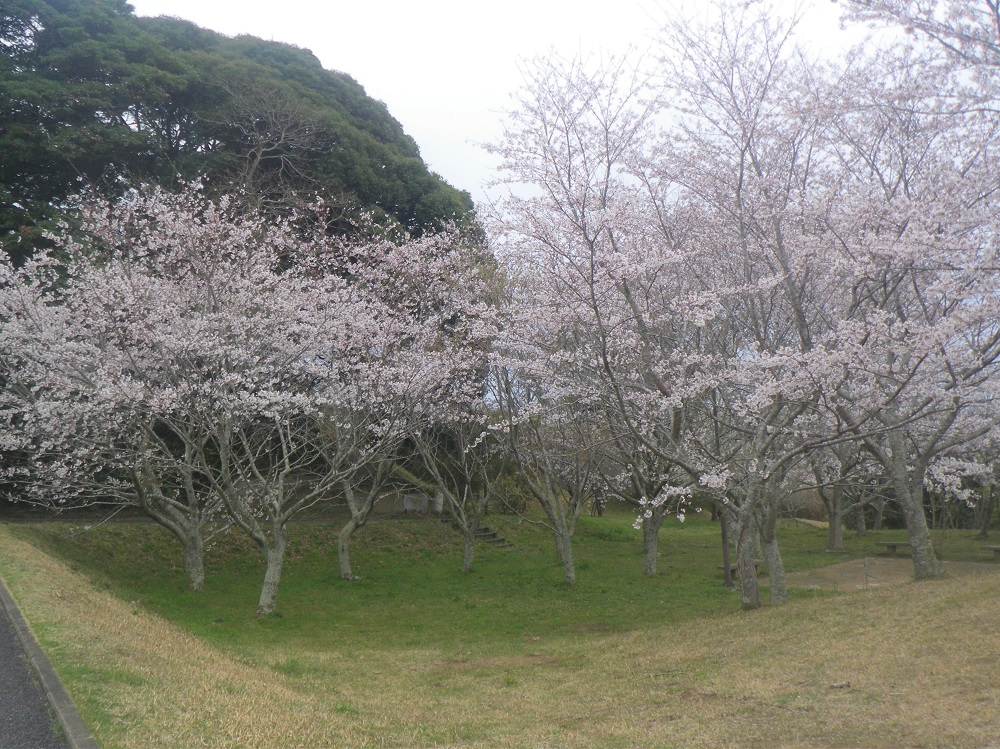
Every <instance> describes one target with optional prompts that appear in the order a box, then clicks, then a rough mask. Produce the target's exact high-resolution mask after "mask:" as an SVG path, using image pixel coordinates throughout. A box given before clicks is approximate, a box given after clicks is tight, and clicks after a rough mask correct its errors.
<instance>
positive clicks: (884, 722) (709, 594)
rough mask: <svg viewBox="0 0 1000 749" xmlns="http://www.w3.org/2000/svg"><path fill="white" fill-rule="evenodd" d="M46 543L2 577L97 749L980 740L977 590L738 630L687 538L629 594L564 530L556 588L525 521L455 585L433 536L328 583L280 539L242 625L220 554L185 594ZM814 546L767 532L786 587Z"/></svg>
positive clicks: (795, 603) (118, 563) (802, 596)
mask: <svg viewBox="0 0 1000 749" xmlns="http://www.w3.org/2000/svg"><path fill="white" fill-rule="evenodd" d="M68 531H69V529H68V527H67V526H62V525H45V526H7V527H0V574H3V575H4V577H5V578H6V579H7V580H8V583H9V584H10V585H11V587H12V589H13V590H14V593H15V595H16V596H17V597H18V600H19V601H20V602H21V604H22V606H23V608H24V610H25V613H26V615H27V616H28V618H29V620H30V621H32V623H33V624H34V626H35V629H36V632H37V633H38V634H39V636H40V638H41V639H42V641H43V644H44V645H45V646H46V648H47V649H48V650H49V652H50V654H51V655H52V657H53V660H54V661H55V663H56V665H57V668H59V670H60V672H61V673H62V674H63V676H64V678H65V680H66V681H67V685H68V687H69V689H70V691H71V692H72V694H73V696H74V698H75V699H76V701H77V703H78V705H79V706H80V707H81V709H82V712H83V713H84V715H85V717H86V719H87V720H88V722H89V723H90V724H91V726H92V727H93V729H94V731H95V734H96V735H97V737H98V740H99V741H100V742H101V744H102V746H104V747H106V748H107V749H111V748H112V747H150V748H151V749H152V748H155V747H189V746H201V745H204V746H212V747H273V746H278V745H282V746H288V747H346V746H351V747H360V746H373V747H374V746H399V747H417V746H452V745H454V746H483V747H486V746H490V747H493V746H498V747H503V746H510V747H542V746H552V747H557V746H560V747H561V746H580V747H633V746H663V747H669V746H677V747H689V746H690V747H697V746H705V747H716V746H726V745H731V746H761V747H763V746H767V747H772V746H789V747H791V746H803V747H804V746H831V745H832V746H858V747H861V746H865V747H869V746H870V747H883V746H884V747H888V746H913V747H916V746H934V747H944V746H955V747H970V748H971V747H980V746H985V745H987V744H989V743H990V741H992V740H995V733H996V729H995V728H994V727H995V726H996V725H1000V688H998V687H997V683H998V679H997V674H998V673H1000V669H998V666H1000V656H998V654H997V652H996V648H995V647H994V648H991V647H990V646H989V644H988V643H989V642H990V640H991V638H992V636H993V633H994V632H995V625H996V622H997V621H1000V600H998V596H997V595H996V591H997V578H996V577H995V576H994V575H983V576H977V577H971V578H967V579H952V580H943V581H934V582H928V583H921V584H910V585H905V586H902V587H899V588H896V589H891V590H889V589H886V590H871V591H866V592H864V593H857V594H850V595H843V596H832V595H821V594H816V593H806V592H800V593H798V594H797V595H794V596H793V600H792V603H791V604H789V605H788V606H785V607H782V608H777V609H769V610H764V611H759V612H754V613H750V614H745V613H741V612H739V611H737V610H736V600H735V597H734V594H732V593H730V592H727V591H724V590H723V589H722V588H721V587H719V585H718V583H719V574H718V572H717V570H716V569H715V565H716V564H717V563H718V559H717V556H718V545H717V540H716V535H715V534H716V532H717V529H716V528H715V527H713V526H712V525H710V524H709V523H707V522H705V521H701V520H698V519H696V520H694V521H693V522H692V521H690V520H689V522H688V523H687V524H685V525H684V526H679V525H676V524H674V525H671V526H669V527H668V528H667V529H666V530H664V532H663V533H662V538H663V542H664V543H663V556H662V558H661V560H660V564H661V574H660V575H658V576H657V577H655V578H652V579H648V578H643V577H642V576H641V574H639V573H640V570H641V557H640V549H639V544H638V540H637V538H636V536H637V534H636V533H635V532H634V531H632V530H631V527H630V524H629V520H628V518H624V517H614V518H605V519H600V520H598V519H585V522H584V525H583V527H582V528H581V529H580V531H579V533H578V541H577V553H578V560H579V567H580V570H579V579H580V582H579V584H578V586H577V587H576V588H574V589H569V588H566V587H565V586H564V585H562V584H561V583H560V581H559V578H560V572H559V567H558V565H555V564H554V563H553V562H554V560H553V552H552V550H551V544H550V543H549V541H548V539H547V538H546V537H545V536H544V534H542V533H541V531H540V530H539V529H538V528H537V527H536V526H531V525H527V524H521V525H516V526H511V527H509V528H508V529H507V532H508V535H510V537H511V538H512V540H514V541H515V542H516V543H517V544H518V546H519V549H518V550H517V551H515V552H504V551H499V550H492V549H482V550H481V551H480V556H479V559H478V561H477V568H476V571H475V572H474V573H473V574H471V575H462V574H461V573H459V572H458V569H457V568H458V564H459V558H460V548H459V546H458V544H457V539H456V537H455V534H454V532H453V531H450V530H449V529H447V527H445V526H443V525H441V524H438V523H431V522H414V521H404V522H399V523H391V522H384V523H377V524H375V525H373V526H371V527H369V528H366V529H365V530H364V531H362V535H361V537H360V538H359V540H358V543H357V545H356V553H355V567H356V571H357V572H359V573H360V574H362V575H363V576H364V578H365V579H364V580H362V581H360V582H357V583H345V582H342V581H340V580H339V579H337V576H336V564H335V559H334V554H335V534H334V532H333V530H332V529H330V528H327V527H322V526H296V527H295V528H294V544H293V551H292V558H291V560H290V562H289V565H288V569H287V573H286V577H285V580H284V581H283V584H282V590H281V592H280V595H279V610H280V612H281V614H282V615H281V616H280V617H276V618H274V619H269V620H266V621H261V620H258V619H256V618H255V617H254V616H253V609H254V602H255V599H256V592H257V586H258V584H259V577H260V568H259V565H258V563H257V561H256V559H255V557H254V555H253V552H252V549H250V548H249V546H247V545H246V544H244V543H242V542H240V541H239V540H238V539H234V540H235V541H236V543H232V544H224V545H220V546H219V547H218V548H217V549H215V550H214V551H213V552H212V554H211V556H210V567H209V578H208V588H209V589H208V590H207V591H206V592H205V593H204V594H201V595H198V594H191V593H188V592H185V591H184V590H183V576H182V573H181V571H180V569H179V567H178V566H177V565H176V561H177V557H178V554H177V549H176V548H175V546H174V543H173V541H172V540H171V539H170V538H168V537H167V536H166V535H165V534H164V533H162V532H161V531H160V530H159V529H157V528H155V527H153V526H147V525H127V526H126V525H116V526H105V527H103V528H101V529H100V530H98V531H93V532H90V533H72V534H70V533H69V532H68ZM824 533H825V532H824V531H822V530H818V529H808V528H801V527H797V526H792V527H789V528H786V529H785V530H784V532H783V540H784V544H783V550H784V555H785V560H786V564H787V565H788V566H789V568H790V569H804V568H808V567H813V566H818V565H821V564H828V563H829V562H830V559H829V556H828V555H826V554H824V553H823V552H822V551H821V549H822V547H823V542H824V540H825V537H824ZM849 543H850V544H852V546H854V548H853V552H854V553H855V554H860V553H865V552H866V551H868V550H869V547H870V545H871V543H872V539H871V538H869V539H855V538H853V537H852V538H850V539H849ZM945 548H946V549H949V550H951V551H953V552H954V555H955V556H958V557H963V556H965V557H968V556H970V555H974V554H975V551H974V547H973V546H972V545H971V544H969V543H968V541H967V539H964V538H958V537H955V536H952V537H950V538H949V539H948V540H947V543H946V544H945ZM946 553H947V552H946ZM164 560H166V562H167V563H166V564H163V561H164ZM837 561H839V558H838V559H837ZM845 681H849V682H850V683H851V687H850V688H847V689H831V685H832V684H834V683H838V682H845Z"/></svg>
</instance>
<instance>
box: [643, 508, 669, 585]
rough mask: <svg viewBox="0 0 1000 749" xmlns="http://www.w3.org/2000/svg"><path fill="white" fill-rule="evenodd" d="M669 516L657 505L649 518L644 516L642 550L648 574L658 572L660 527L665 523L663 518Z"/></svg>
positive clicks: (645, 569) (645, 570)
mask: <svg viewBox="0 0 1000 749" xmlns="http://www.w3.org/2000/svg"><path fill="white" fill-rule="evenodd" d="M666 516H667V513H666V510H663V509H662V508H661V507H657V508H655V509H654V510H653V514H652V515H651V516H649V517H648V518H646V517H644V518H643V519H642V552H643V559H644V561H645V564H644V570H643V571H644V572H645V574H647V575H655V574H656V557H657V554H658V553H659V551H658V549H659V539H660V527H661V526H662V525H663V519H664V518H665V517H666Z"/></svg>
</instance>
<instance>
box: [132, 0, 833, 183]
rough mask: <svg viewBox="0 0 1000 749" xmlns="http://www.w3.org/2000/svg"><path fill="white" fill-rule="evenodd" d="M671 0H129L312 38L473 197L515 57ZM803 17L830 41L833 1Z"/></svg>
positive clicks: (511, 86)
mask: <svg viewBox="0 0 1000 749" xmlns="http://www.w3.org/2000/svg"><path fill="white" fill-rule="evenodd" d="M682 1H683V0H611V1H609V0H603V1H602V2H597V1H596V0H504V2H501V3H493V2H490V3H487V2H476V0H280V2H278V1H276V0H267V2H264V1H263V0H129V2H131V4H132V5H133V6H134V7H135V10H136V13H137V14H138V15H140V16H157V15H169V16H177V17H179V18H184V19H187V20H189V21H193V22H194V23H196V24H198V25H199V26H203V27H205V28H209V29H214V30H215V31H220V32H222V33H224V34H228V35H237V34H251V35H253V36H258V37H261V38H264V39H273V40H275V41H280V42H287V43H290V44H294V45H296V46H299V47H304V48H306V49H309V50H312V52H313V53H314V54H315V55H316V56H317V57H318V58H319V60H320V62H322V64H323V67H325V68H328V69H331V70H339V71H342V72H344V73H347V74H348V75H350V76H351V77H353V78H354V79H355V80H357V81H358V82H359V83H360V84H361V85H362V86H364V87H365V90H366V91H367V92H368V95H369V96H372V97H373V98H375V99H379V100H381V101H383V102H385V104H386V106H387V107H388V108H389V113H390V114H392V116H393V117H395V118H396V119H397V120H399V121H400V122H401V123H402V125H403V129H404V130H405V131H406V132H407V133H408V134H409V135H411V136H412V137H413V138H414V139H415V140H416V142H417V144H418V145H419V146H420V151H421V154H422V156H423V157H424V160H425V161H426V162H427V163H428V165H429V166H430V168H431V169H433V170H434V171H436V172H437V173H438V174H440V175H442V176H443V177H444V178H445V179H446V180H447V181H448V182H450V183H451V184H452V185H454V186H455V187H458V188H460V189H463V190H468V191H469V192H470V193H472V196H473V198H474V199H476V200H477V202H478V201H479V200H481V199H482V198H483V196H484V190H483V183H484V182H485V181H487V180H488V179H489V178H490V176H491V174H492V171H493V166H494V163H493V160H492V158H491V157H490V156H489V155H487V154H485V153H484V152H483V151H482V149H480V148H479V146H478V145H477V144H478V143H482V142H493V141H495V140H496V139H497V138H498V137H499V135H500V132H501V128H500V116H501V112H502V111H503V110H504V109H505V108H506V107H507V106H508V102H509V95H510V94H511V92H513V91H514V90H516V89H517V88H518V86H519V84H520V81H521V78H520V74H519V72H518V60H521V59H525V58H530V57H533V56H535V55H540V54H545V53H547V52H549V51H550V50H553V49H554V50H556V51H558V52H560V53H562V54H563V55H566V56H572V55H574V54H576V53H584V54H589V53H596V52H599V51H601V50H603V51H606V52H614V53H621V52H623V51H625V50H627V49H628V48H629V47H633V48H636V49H639V50H642V49H645V48H647V47H648V46H649V44H650V40H651V38H652V35H653V34H654V32H655V30H656V29H657V28H658V26H659V25H660V24H661V22H662V21H663V19H664V18H666V14H668V13H671V12H676V8H677V7H679V6H680V5H681V3H682ZM700 2H704V0H697V2H696V3H695V4H698V3H700ZM795 2H796V0H775V5H776V6H778V7H787V8H791V7H792V6H793V5H794V3H795ZM690 6H691V2H690V1H689V2H688V7H690ZM612 7H613V10H612ZM804 27H805V28H806V30H807V32H808V33H809V35H810V37H813V38H815V39H816V40H817V44H830V43H831V42H834V41H835V39H836V38H837V37H838V35H839V32H838V23H837V7H836V5H835V4H833V3H831V2H830V0H816V1H815V2H814V4H813V5H812V6H810V7H809V9H808V11H807V16H806V22H805V23H804Z"/></svg>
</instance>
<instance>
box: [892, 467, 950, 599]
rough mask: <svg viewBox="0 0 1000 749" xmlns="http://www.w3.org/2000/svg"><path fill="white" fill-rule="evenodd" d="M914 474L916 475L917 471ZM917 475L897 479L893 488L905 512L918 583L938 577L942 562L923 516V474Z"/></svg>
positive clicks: (895, 478)
mask: <svg viewBox="0 0 1000 749" xmlns="http://www.w3.org/2000/svg"><path fill="white" fill-rule="evenodd" d="M914 473H917V471H916V470H914ZM917 478H918V476H917V475H914V476H912V477H907V478H906V479H904V478H903V477H901V476H894V477H893V479H894V481H893V488H894V489H895V490H896V501H897V502H898V503H899V507H900V509H901V510H902V511H903V519H904V520H905V521H906V532H907V534H908V540H909V542H910V552H911V553H912V556H913V576H914V577H915V578H916V579H917V580H926V579H927V578H931V577H938V576H939V575H940V574H941V563H940V562H939V561H938V558H937V555H936V554H935V553H934V544H933V542H932V541H931V533H930V529H929V528H928V527H927V516H926V515H924V497H923V472H922V471H920V472H919V479H920V480H919V481H918V480H917Z"/></svg>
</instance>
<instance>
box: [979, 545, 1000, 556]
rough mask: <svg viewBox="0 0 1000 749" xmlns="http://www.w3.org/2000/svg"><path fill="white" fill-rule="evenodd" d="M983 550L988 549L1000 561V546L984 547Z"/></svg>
mask: <svg viewBox="0 0 1000 749" xmlns="http://www.w3.org/2000/svg"><path fill="white" fill-rule="evenodd" d="M983 548H984V549H986V551H992V552H993V556H994V557H996V558H997V559H1000V546H984V547H983Z"/></svg>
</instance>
